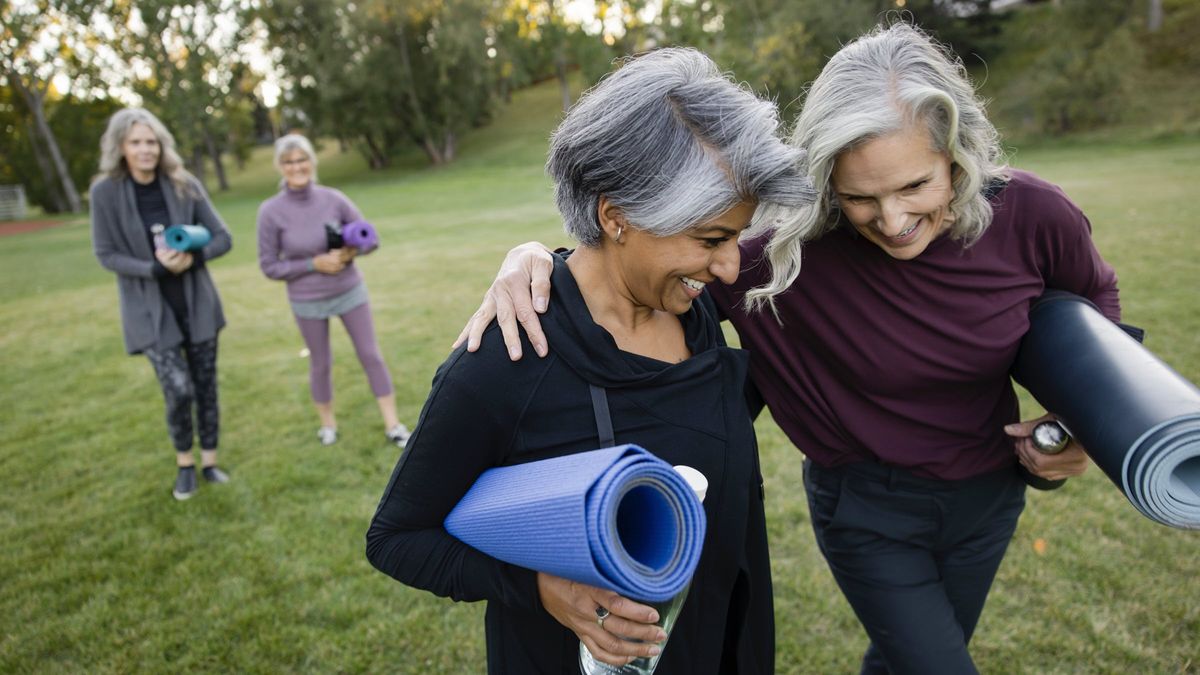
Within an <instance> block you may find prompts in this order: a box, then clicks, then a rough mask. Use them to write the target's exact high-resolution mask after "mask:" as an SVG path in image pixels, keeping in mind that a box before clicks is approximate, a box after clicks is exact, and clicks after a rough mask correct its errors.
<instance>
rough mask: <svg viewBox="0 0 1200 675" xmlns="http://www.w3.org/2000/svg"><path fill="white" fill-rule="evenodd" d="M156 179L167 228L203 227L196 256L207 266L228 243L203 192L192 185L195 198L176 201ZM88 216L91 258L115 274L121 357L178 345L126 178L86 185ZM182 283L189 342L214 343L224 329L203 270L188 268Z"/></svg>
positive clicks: (178, 337) (167, 186) (213, 290)
mask: <svg viewBox="0 0 1200 675" xmlns="http://www.w3.org/2000/svg"><path fill="white" fill-rule="evenodd" d="M159 178H160V180H159V185H161V186H162V188H163V196H164V197H165V199H166V203H167V213H168V215H170V217H171V223H170V224H172V225H203V226H204V227H206V228H208V231H209V232H210V233H211V234H212V240H211V241H209V242H208V245H207V246H205V247H204V250H203V252H202V255H203V259H204V260H205V261H210V260H212V259H214V258H217V257H220V256H222V255H224V254H225V253H226V252H227V251H229V249H230V247H232V245H233V239H232V238H231V237H230V235H229V229H228V228H226V227H225V223H224V222H223V221H222V220H221V217H220V216H219V215H217V211H216V209H214V208H213V205H212V203H211V202H210V201H209V200H208V195H207V194H206V193H205V192H204V187H203V186H202V185H200V183H199V182H198V181H195V180H193V181H192V185H191V187H192V189H193V192H194V194H195V195H196V196H195V197H190V196H183V197H181V196H180V195H179V194H177V193H176V191H175V186H174V184H173V183H172V182H171V181H170V179H168V178H167V177H166V176H164V175H162V174H160V175H159ZM91 210H92V247H93V249H94V250H95V252H96V258H97V259H99V261H100V264H101V265H103V266H104V268H105V269H107V270H110V271H112V272H116V274H117V292H118V295H119V296H120V300H121V327H122V329H124V333H125V351H127V352H129V353H130V354H138V353H140V352H141V351H142V350H144V349H146V348H147V347H156V348H158V349H168V348H171V347H174V346H176V345H178V344H180V343H182V342H183V334H182V333H181V332H180V330H179V326H178V325H177V324H176V322H175V321H174V318H173V316H172V315H171V309H170V307H169V306H168V305H167V302H166V300H165V299H164V298H163V296H162V293H160V292H159V289H158V281H157V280H156V279H155V278H154V260H155V259H154V252H153V250H151V247H150V242H149V240H148V238H147V236H146V226H145V225H144V224H143V223H142V218H141V216H140V215H139V214H138V209H137V202H136V200H135V197H134V193H133V182H132V179H130V178H129V177H127V176H126V177H123V178H103V179H101V180H99V181H97V182H96V183H95V184H94V185H92V190H91ZM182 277H183V292H184V297H185V298H186V299H187V308H188V327H189V329H190V332H191V338H192V341H193V342H203V341H205V340H210V339H212V338H214V337H216V335H217V331H219V330H221V328H223V327H224V326H225V315H224V313H223V312H222V311H221V298H220V296H218V295H217V289H216V286H214V285H213V282H212V277H210V276H209V274H208V266H207V265H198V266H192V267H191V268H189V269H187V270H186V271H184V272H183V274H182Z"/></svg>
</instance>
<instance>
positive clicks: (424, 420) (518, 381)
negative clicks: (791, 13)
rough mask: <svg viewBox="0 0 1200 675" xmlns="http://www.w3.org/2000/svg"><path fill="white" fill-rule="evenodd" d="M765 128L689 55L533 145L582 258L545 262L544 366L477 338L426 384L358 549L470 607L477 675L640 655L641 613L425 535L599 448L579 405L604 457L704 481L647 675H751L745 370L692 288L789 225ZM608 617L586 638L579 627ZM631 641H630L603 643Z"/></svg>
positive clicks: (778, 165) (770, 638)
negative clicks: (701, 537) (617, 451)
mask: <svg viewBox="0 0 1200 675" xmlns="http://www.w3.org/2000/svg"><path fill="white" fill-rule="evenodd" d="M777 128H778V119H777V113H776V110H775V108H774V106H772V105H771V104H769V103H766V102H764V101H760V100H758V99H756V98H755V97H754V96H753V95H751V94H749V93H748V92H746V91H744V90H742V89H740V88H739V87H737V86H736V85H734V84H733V83H732V82H730V81H729V80H728V79H726V78H725V77H723V76H721V74H720V73H719V71H718V70H717V68H716V66H715V65H714V64H713V63H712V62H711V61H710V60H709V59H708V58H707V57H705V56H704V55H702V54H700V53H699V52H696V51H694V50H684V49H664V50H661V51H657V52H652V53H650V54H647V55H645V56H642V57H639V58H637V59H633V60H631V61H629V62H627V63H626V64H625V65H623V66H622V67H621V68H620V69H619V70H618V71H616V72H615V73H613V74H610V75H609V76H608V77H606V78H605V79H604V80H603V81H602V82H601V83H600V84H599V85H597V86H596V87H595V88H594V89H592V90H591V91H590V92H588V93H587V94H586V95H585V96H584V97H583V98H582V99H581V100H580V101H579V103H578V104H577V105H576V106H575V107H574V108H573V109H572V110H571V112H570V113H569V114H568V115H567V118H566V119H565V120H564V121H563V123H562V124H561V125H560V126H559V128H558V129H557V130H556V132H555V134H554V137H553V140H552V142H551V149H550V158H549V162H548V164H547V168H548V170H549V172H550V174H551V176H552V178H553V179H554V181H555V185H556V198H557V201H558V205H559V210H560V212H561V213H562V215H563V218H564V224H565V228H566V229H567V231H568V233H570V234H571V235H572V236H574V237H575V238H576V239H577V240H578V241H579V243H580V244H581V246H580V247H579V248H578V249H577V250H576V251H575V252H574V253H573V254H572V255H571V256H570V258H569V260H567V261H565V262H564V261H563V260H562V259H561V258H560V259H559V260H558V261H557V262H556V263H555V270H554V279H553V281H554V286H553V293H554V294H555V296H554V302H553V303H552V304H551V310H550V311H549V312H548V313H547V314H546V315H545V318H544V319H543V323H544V324H545V325H546V326H547V330H548V331H549V332H552V333H553V334H554V338H552V339H551V344H552V345H553V347H552V351H551V354H550V356H549V357H548V358H546V359H540V360H537V362H533V361H529V360H525V361H520V362H512V361H510V360H509V358H508V355H507V352H506V351H505V349H504V343H503V340H502V338H501V335H500V333H499V331H498V330H494V329H493V330H492V331H490V332H489V333H488V334H486V335H485V337H484V340H483V346H482V349H481V350H480V352H479V353H478V354H474V355H472V354H467V353H465V350H463V349H458V350H456V351H455V352H454V353H453V354H452V355H451V356H450V358H449V359H448V360H447V361H446V362H445V363H444V364H443V365H442V367H441V368H440V369H439V370H438V372H437V375H436V376H435V378H434V383H433V390H432V392H431V393H430V396H429V399H428V401H426V404H425V408H424V410H423V411H422V413H421V417H420V420H419V421H418V423H417V427H416V430H415V431H414V433H413V436H412V438H411V439H410V440H409V444H408V449H407V450H406V451H405V453H404V455H403V456H402V457H401V458H400V461H399V463H398V464H397V466H396V468H395V471H394V472H393V474H392V478H391V481H390V482H389V483H388V486H387V488H386V490H385V491H384V495H383V499H382V500H381V502H380V505H379V509H378V511H377V512H376V515H375V518H374V520H373V522H372V523H371V527H370V530H369V531H368V533H367V556H368V558H369V559H370V560H371V562H372V564H374V565H375V566H376V567H377V568H379V569H380V570H381V571H383V572H385V573H387V574H389V575H391V576H393V577H395V578H396V579H398V580H400V581H402V582H404V583H406V584H409V585H411V586H414V587H417V588H422V589H426V590H429V591H431V592H433V593H435V594H437V595H441V596H446V597H450V598H453V599H455V600H463V601H474V600H487V601H489V602H488V610H487V618H486V628H487V645H488V671H489V672H490V673H520V674H522V675H525V674H529V673H578V672H579V665H578V645H579V641H580V640H582V641H583V643H584V644H585V645H586V646H587V647H588V649H589V650H590V651H591V652H592V654H593V655H594V656H596V657H597V658H598V659H600V660H602V661H606V662H608V663H613V664H624V663H626V662H628V661H629V660H632V658H634V657H638V656H647V655H651V654H652V653H654V652H655V651H656V650H657V649H658V646H657V645H655V644H654V641H656V640H661V639H662V638H663V637H664V636H663V635H662V634H661V632H660V631H659V629H658V628H657V627H655V626H653V625H649V624H650V622H651V621H652V620H653V619H654V615H653V610H652V609H651V608H650V607H647V606H645V605H642V604H639V603H637V602H635V601H633V600H631V599H629V598H622V597H620V596H618V595H617V594H616V593H613V592H610V591H606V590H602V589H599V588H594V587H591V586H586V585H583V584H579V583H574V582H571V581H568V580H565V579H561V578H557V577H554V576H551V575H548V574H545V573H540V572H535V571H533V570H529V569H524V568H520V567H517V566H514V565H510V564H507V563H504V562H501V561H499V560H496V559H494V558H491V557H489V556H487V555H485V554H483V553H481V552H479V551H477V550H475V549H473V548H471V547H469V546H467V545H466V544H463V543H462V542H460V541H458V540H457V539H455V538H454V537H452V536H451V535H449V534H448V533H447V532H446V531H445V529H443V526H442V522H443V520H444V518H445V517H446V515H447V513H449V511H450V510H451V509H452V508H453V507H454V505H455V504H456V503H457V502H458V500H459V499H460V498H461V497H462V495H463V494H464V493H465V492H466V491H467V489H468V488H469V487H470V486H471V485H472V483H474V481H475V479H476V478H477V477H478V476H479V475H480V473H482V472H483V471H484V470H486V469H488V468H490V467H493V466H502V465H511V464H520V463H524V462H529V461H533V460H539V459H545V458H548V457H554V456H561V455H565V454H571V453H577V452H583V451H587V450H592V449H595V448H597V447H600V445H601V440H600V439H601V437H600V434H599V432H598V430H597V418H596V413H595V411H594V409H593V404H592V399H591V395H590V387H589V385H594V386H597V387H600V388H602V389H603V390H604V392H605V395H606V397H607V401H608V405H609V409H610V410H609V412H610V417H611V422H612V427H613V429H614V432H615V434H614V435H615V441H616V443H636V444H638V445H641V446H643V447H645V448H646V449H648V450H650V451H651V452H653V453H654V454H656V455H658V456H659V457H661V458H663V459H664V460H666V461H668V462H670V463H672V464H687V465H690V466H693V467H695V468H697V469H699V470H700V471H701V472H702V473H704V474H705V475H706V476H707V478H708V479H709V481H710V486H709V490H708V493H707V498H706V499H705V502H704V508H705V512H706V514H707V518H708V523H709V526H708V528H707V533H706V536H705V542H704V550H703V554H702V556H701V560H700V563H699V567H698V568H697V571H696V574H695V577H694V579H693V583H692V586H691V591H690V595H689V597H688V599H687V601H686V602H685V604H684V605H683V610H682V613H681V615H680V617H679V620H678V623H677V624H676V627H675V628H674V630H673V632H672V637H671V642H670V646H669V648H668V649H667V650H666V651H665V653H664V654H663V657H662V660H661V662H660V664H659V671H658V672H660V673H665V674H670V673H679V674H687V675H695V674H703V673H714V674H715V673H768V672H771V671H772V670H773V668H774V624H773V616H772V603H771V581H770V565H769V560H768V555H767V539H766V526H765V522H764V513H763V502H762V491H761V476H760V473H759V469H758V454H757V452H758V451H757V446H756V441H755V437H754V429H753V426H752V425H751V420H750V415H749V412H748V410H747V406H746V402H745V399H744V397H743V383H744V380H745V376H746V357H745V354H744V353H743V352H741V351H740V350H736V349H731V348H729V347H726V346H725V344H724V341H723V339H722V336H721V332H720V329H719V328H718V325H717V320H716V317H715V314H714V311H713V308H712V307H711V305H708V304H704V301H698V300H697V298H699V297H700V296H701V292H702V290H703V288H704V285H705V284H707V283H709V282H712V281H714V280H716V279H721V280H722V281H725V282H726V283H728V282H730V281H732V280H733V279H734V278H736V276H737V273H738V269H739V262H740V261H739V255H738V248H737V239H738V235H739V234H740V233H741V232H742V231H743V230H744V229H745V228H746V227H747V226H748V224H749V222H750V220H751V218H752V216H753V214H754V212H755V210H756V207H757V206H758V204H759V203H763V202H773V203H780V204H791V205H799V204H802V203H806V202H807V201H808V200H809V199H810V198H811V194H812V193H811V190H810V189H809V188H808V184H807V182H806V181H805V179H804V178H803V177H802V174H801V172H800V169H799V167H798V164H799V161H800V159H801V158H802V153H801V152H800V151H798V150H794V149H789V148H787V147H786V146H785V145H784V144H783V143H781V142H780V140H779V138H778V137H777V135H776V134H777ZM601 608H603V609H606V610H608V611H610V612H611V614H610V616H609V617H608V618H607V619H606V620H605V621H604V623H603V625H598V622H597V620H596V617H597V613H596V612H597V610H598V609H601ZM618 635H621V636H627V637H633V638H639V639H642V640H647V641H648V642H647V643H635V642H630V641H626V640H622V639H620V638H619V637H618Z"/></svg>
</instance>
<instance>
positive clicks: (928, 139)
mask: <svg viewBox="0 0 1200 675" xmlns="http://www.w3.org/2000/svg"><path fill="white" fill-rule="evenodd" d="M792 142H793V143H794V144H796V145H799V146H801V147H803V148H805V149H806V150H807V151H808V171H809V174H810V176H811V178H812V179H813V183H814V186H815V187H816V188H817V191H818V199H817V201H816V203H815V204H813V205H812V206H810V207H806V208H804V209H802V210H800V211H799V212H796V211H791V212H787V211H783V210H776V209H770V208H767V209H760V213H759V214H758V216H756V217H757V218H759V219H760V220H762V221H764V222H766V223H768V224H770V236H769V238H759V239H755V240H751V241H747V242H743V244H742V255H743V260H744V261H745V263H744V265H743V270H742V274H741V276H740V277H739V278H738V280H737V283H736V284H735V285H733V286H728V287H721V285H720V284H713V285H712V286H711V287H710V293H711V295H712V297H713V299H714V300H715V301H716V304H717V306H718V307H719V308H721V310H722V311H723V312H725V314H726V316H727V317H728V318H729V319H730V320H731V321H732V322H733V324H734V326H736V328H737V330H738V333H739V335H740V337H741V340H742V346H743V347H745V348H747V349H749V350H750V351H751V353H752V358H751V366H750V367H751V370H750V375H751V379H752V380H753V382H754V384H755V385H756V386H757V388H758V389H759V391H760V392H761V393H762V396H763V399H764V400H765V402H766V404H767V406H769V407H770V409H771V413H772V416H773V417H774V418H775V420H776V421H777V422H778V423H779V425H780V427H782V428H783V430H784V431H785V432H786V433H787V434H788V437H789V438H790V439H791V440H792V442H793V443H795V444H796V446H797V447H798V448H799V449H800V450H801V451H802V452H803V453H804V454H805V455H806V457H807V459H806V460H805V486H806V490H807V493H808V500H809V511H810V514H811V516H812V524H813V529H814V532H815V533H816V537H817V543H818V545H819V547H820V549H821V552H822V553H823V554H824V556H825V558H826V560H827V562H828V563H829V566H830V569H831V571H832V572H833V574H834V577H835V579H836V580H837V582H838V585H839V586H840V587H841V589H842V591H843V593H844V594H845V596H846V598H847V600H848V601H849V602H850V604H851V606H852V607H853V608H854V611H855V613H856V614H857V615H858V618H859V620H860V621H861V622H862V624H863V627H864V628H865V629H866V632H867V634H868V636H869V637H870V640H871V643H870V645H869V647H868V649H867V652H866V654H865V655H864V658H863V664H862V672H864V673H885V672H892V673H970V672H975V671H976V668H975V665H974V663H973V661H972V659H971V656H970V654H969V653H968V651H967V644H968V642H969V640H970V638H971V634H972V632H973V630H974V628H975V625H976V623H977V621H978V618H979V615H980V612H981V611H982V609H983V604H984V601H985V599H986V598H987V593H988V591H989V589H990V587H991V584H992V580H993V579H994V577H995V573H996V570H997V569H998V567H999V565H1000V561H1001V559H1002V558H1003V556H1004V552H1005V550H1006V549H1007V547H1008V543H1009V541H1010V539H1011V538H1012V534H1013V531H1014V530H1015V528H1016V524H1017V519H1018V517H1019V516H1020V513H1021V511H1022V509H1023V508H1024V490H1025V485H1024V482H1023V481H1022V480H1021V478H1020V477H1019V475H1018V472H1017V471H1016V470H1015V469H1016V467H1017V465H1018V464H1020V465H1022V466H1024V467H1025V468H1026V469H1027V470H1028V471H1029V472H1030V473H1032V474H1034V475H1036V476H1040V477H1042V478H1045V479H1059V478H1064V477H1067V476H1072V475H1076V474H1079V473H1082V472H1083V470H1084V469H1085V468H1086V467H1087V463H1088V462H1087V457H1086V455H1085V454H1084V453H1083V451H1082V449H1081V448H1079V447H1078V446H1077V444H1074V443H1072V444H1071V445H1070V446H1068V448H1067V450H1066V451H1064V452H1063V453H1061V454H1059V455H1043V454H1040V453H1038V452H1037V451H1035V450H1034V449H1033V446H1032V443H1031V441H1030V439H1029V435H1030V431H1031V430H1032V428H1033V426H1034V425H1035V424H1036V423H1037V422H1038V421H1040V419H1039V420H1032V421H1028V422H1024V423H1021V422H1019V417H1018V415H1019V412H1018V409H1017V398H1016V395H1015V393H1014V391H1013V388H1012V384H1011V382H1010V379H1009V369H1010V366H1011V365H1012V362H1013V359H1014V357H1015V354H1016V351H1017V347H1018V344H1019V342H1020V339H1021V337H1022V335H1023V334H1024V333H1025V331H1026V329H1027V328H1028V325H1029V322H1028V313H1029V308H1030V304H1031V303H1032V302H1033V301H1034V299H1036V298H1037V297H1038V296H1039V295H1040V294H1041V293H1042V291H1043V290H1044V289H1046V288H1057V289H1062V290H1067V291H1071V292H1074V293H1077V294H1079V295H1082V296H1084V297H1087V298H1089V299H1090V300H1091V301H1092V302H1093V303H1095V304H1096V305H1097V306H1098V307H1099V308H1100V309H1101V311H1102V312H1104V314H1105V315H1106V316H1108V317H1109V318H1110V319H1112V320H1114V321H1115V320H1117V319H1118V318H1119V314H1120V306H1119V303H1118V299H1117V286H1116V275H1115V274H1114V273H1113V270H1112V268H1111V267H1110V266H1109V265H1108V264H1107V263H1105V262H1104V260H1103V259H1102V258H1101V257H1100V254H1099V253H1098V252H1097V251H1096V248H1095V246H1094V244H1093V243H1092V239H1091V226H1090V224H1089V223H1088V220H1087V218H1086V217H1085V216H1084V215H1083V214H1082V213H1081V212H1080V210H1079V208H1078V207H1077V206H1075V205H1074V204H1073V203H1072V202H1071V201H1070V200H1069V199H1068V198H1067V197H1066V195H1064V194H1063V193H1062V191H1061V190H1059V189H1058V188H1057V187H1055V186H1053V185H1051V184H1049V183H1046V182H1045V181H1042V180H1041V179H1039V178H1037V177H1036V176H1034V175H1032V174H1029V173H1027V172H1022V171H1015V170H1011V169H1008V168H1007V167H1005V166H1004V165H1003V159H1002V153H1001V150H1000V147H999V142H998V136H997V133H996V130H995V128H994V127H993V126H992V125H991V123H990V122H989V121H988V120H987V118H986V117H985V115H984V112H983V107H982V104H981V103H980V101H979V99H978V98H977V97H976V95H975V92H974V88H973V86H972V85H971V83H970V81H969V79H968V78H967V76H966V73H965V70H964V69H963V67H962V64H961V62H959V61H958V60H957V59H956V58H955V57H953V56H952V55H951V54H950V52H949V51H948V50H946V49H945V48H943V47H942V46H940V45H938V44H937V43H936V42H934V41H933V40H931V39H930V38H929V37H928V36H926V35H925V34H924V33H922V32H921V31H920V30H918V29H916V28H913V27H912V26H909V25H905V24H897V25H893V26H891V27H879V28H877V29H876V30H874V31H872V32H871V33H869V34H867V35H865V36H863V37H861V38H859V39H858V40H855V41H854V42H852V43H850V44H848V45H847V46H845V47H844V48H842V49H841V50H840V51H839V52H838V53H837V54H836V55H835V56H834V57H833V58H832V59H831V60H830V61H829V63H828V64H827V65H826V66H825V68H824V69H823V71H822V73H821V75H820V76H819V77H818V78H817V80H816V81H815V82H814V83H813V85H812V87H811V88H810V90H809V93H808V95H807V98H806V100H805V104H804V109H803V112H802V113H801V115H800V118H799V120H798V122H797V125H796V129H795V132H794V135H793V138H792ZM764 258H765V260H764ZM767 262H769V265H768V264H765V263H767ZM801 262H803V267H802V266H801ZM549 271H550V264H549V262H548V256H547V255H546V254H545V252H544V250H543V249H542V247H541V246H540V245H537V244H530V245H525V246H523V247H519V248H518V249H517V250H515V251H514V252H513V253H512V254H510V257H509V260H508V261H506V265H505V268H504V269H502V271H501V275H500V277H499V278H498V279H497V282H496V284H495V285H494V286H493V290H492V292H489V295H488V298H487V299H486V300H485V301H484V305H483V306H482V307H481V311H480V312H479V313H477V314H476V317H475V318H474V319H473V321H472V324H470V325H468V327H467V328H466V329H464V331H463V334H462V335H461V336H460V338H459V341H462V340H464V339H465V340H467V341H468V346H469V348H470V347H473V346H474V345H476V344H477V343H478V334H479V332H480V331H481V330H482V328H483V327H484V325H485V323H486V321H489V320H490V317H491V316H492V315H493V314H498V315H499V316H500V317H501V318H502V319H507V321H502V322H501V323H502V327H503V328H504V333H505V335H506V336H513V337H515V336H516V321H515V320H514V319H519V320H520V323H521V324H522V326H523V327H524V328H525V330H526V332H527V333H528V336H529V339H530V341H531V343H532V344H533V346H534V349H535V350H536V351H537V352H538V354H539V355H544V354H545V349H546V347H545V338H544V337H543V335H542V333H541V330H540V327H539V326H538V325H537V312H539V311H544V309H545V302H546V297H547V292H546V286H547V284H548V282H547V281H546V280H547V277H548V276H549ZM531 279H532V280H533V281H532V289H533V298H532V303H531V299H530V298H529V297H528V293H529V288H530V286H529V284H530V283H531V282H530V280H531ZM762 309H770V310H771V311H761V310H762ZM505 324H507V325H505ZM508 343H509V346H510V354H512V356H513V358H520V346H519V343H518V341H516V340H509V341H508Z"/></svg>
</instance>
